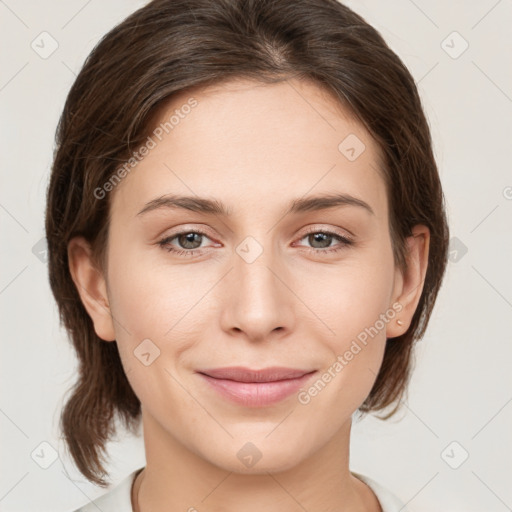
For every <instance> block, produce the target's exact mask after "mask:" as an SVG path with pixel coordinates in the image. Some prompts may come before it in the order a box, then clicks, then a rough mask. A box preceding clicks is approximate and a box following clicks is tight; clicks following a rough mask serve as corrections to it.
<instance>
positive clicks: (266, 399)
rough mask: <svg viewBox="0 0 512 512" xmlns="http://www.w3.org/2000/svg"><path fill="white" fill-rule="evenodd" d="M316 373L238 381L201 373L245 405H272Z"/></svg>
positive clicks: (228, 395) (235, 400)
mask: <svg viewBox="0 0 512 512" xmlns="http://www.w3.org/2000/svg"><path fill="white" fill-rule="evenodd" d="M314 373H316V371H315V372H311V373H307V374H306V375H303V376H302V377H298V378H296V379H286V380H279V381H274V382H237V381H234V380H227V379H214V378H213V377H210V376H209V375H205V374H204V373H200V374H199V375H200V376H201V377H203V379H204V380H206V381H207V382H208V384H209V385H210V386H211V387H212V388H213V389H215V391H217V392H218V393H219V394H220V395H222V396H223V397H225V398H227V399H229V400H231V401H233V402H236V403H238V404H240V405H243V406H245V407H264V406H266V405H272V404H275V403H277V402H280V401H281V400H284V399H285V398H287V397H289V396H290V395H293V394H294V393H296V392H297V391H299V389H300V388H301V387H302V386H304V384H305V383H306V382H307V381H308V380H309V379H310V378H311V377H312V375H313V374H314Z"/></svg>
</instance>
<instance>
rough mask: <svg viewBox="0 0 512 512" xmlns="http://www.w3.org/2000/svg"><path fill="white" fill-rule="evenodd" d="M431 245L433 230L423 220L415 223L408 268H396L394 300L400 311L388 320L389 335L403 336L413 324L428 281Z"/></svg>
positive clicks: (408, 240)
mask: <svg viewBox="0 0 512 512" xmlns="http://www.w3.org/2000/svg"><path fill="white" fill-rule="evenodd" d="M429 246H430V230H429V229H428V227H427V226H424V225H422V224H418V225H416V226H414V227H413V229H412V235H411V236H409V237H408V238H407V254H406V259H407V269H406V270H405V271H402V270H401V269H399V268H397V269H396V271H395V282H394V286H393V301H392V303H391V304H395V306H396V307H395V308H393V309H395V311H397V314H396V317H395V319H393V321H391V322H389V323H388V324H387V328H386V337H387V338H395V337H396V336H401V335H402V334H404V333H405V332H406V331H407V329H408V328H409V325H410V324H411V320H412V317H413V315H414V312H415V311H416V308H417V306H418V303H419V301H420V298H421V293H422V291H423V285H424V283H425V275H426V273H427V266H428V252H429ZM398 305H400V306H401V309H398ZM390 307H391V305H390ZM398 311H399V312H398ZM397 320H400V321H401V322H403V324H402V325H399V324H398V323H397Z"/></svg>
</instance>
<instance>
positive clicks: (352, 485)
mask: <svg viewBox="0 0 512 512" xmlns="http://www.w3.org/2000/svg"><path fill="white" fill-rule="evenodd" d="M143 425H144V443H145V450H146V467H145V468H144V470H143V471H142V473H139V474H138V476H137V478H136V481H135V483H134V485H133V488H132V503H133V510H134V512H147V511H148V510H151V511H152V512H164V511H166V512H167V511H169V510H194V509H197V510H200V509H201V508H204V507H205V506H206V507H207V508H208V510H210V511H214V512H217V511H221V510H222V511H223V512H231V511H233V512H235V511H238V510H244V511H246V512H260V511H261V510H262V509H263V510H265V511H268V512H278V511H279V512H292V511H293V512H295V511H296V510H297V506H298V505H299V506H300V507H301V508H303V509H305V510H308V511H309V512H315V511H320V510H322V511H325V510H329V511H336V512H362V511H365V512H370V511H371V512H381V508H380V506H379V504H378V501H377V499H376V497H375V495H374V494H373V492H372V491H371V490H370V489H369V488H368V487H367V486H366V484H364V483H363V482H361V481H360V480H358V479H357V478H355V477H354V476H353V475H352V474H351V473H350V470H349V444H350V428H351V421H350V420H349V421H348V422H347V423H346V424H344V425H343V427H342V428H341V429H340V431H339V432H337V433H336V434H335V435H334V436H333V437H332V438H331V439H330V441H329V442H328V443H327V444H326V445H324V446H323V447H321V449H320V450H318V451H316V452H315V453H313V454H312V455H310V456H309V457H307V458H305V459H303V460H300V461H299V462H298V463H297V464H294V465H291V466H287V465H286V464H279V460H277V461H275V462H274V464H273V465H272V460H269V457H267V463H266V464H263V461H264V453H263V456H262V457H261V459H260V460H259V461H258V463H256V464H255V465H254V467H253V468H252V469H251V470H250V471H249V472H248V471H247V470H246V471H245V472H241V470H240V467H239V466H240V465H238V470H235V468H232V467H220V466H219V465H215V464H213V463H212V462H210V461H209V460H206V458H204V457H200V456H199V455H198V454H197V453H195V452H193V451H191V450H189V449H187V447H186V446H183V445H182V444H181V443H179V441H178V440H177V439H176V438H175V437H174V436H172V435H171V434H170V433H169V432H168V431H164V430H162V429H161V428H160V426H159V424H158V423H157V422H156V421H155V420H154V418H152V417H151V416H149V415H148V414H146V411H144V410H143ZM243 444H244V443H242V445H243ZM272 466H274V467H272ZM257 467H258V468H259V470H258V471H255V470H254V469H255V468H257ZM305 482H307V485H305Z"/></svg>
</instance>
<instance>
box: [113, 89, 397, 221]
mask: <svg viewBox="0 0 512 512" xmlns="http://www.w3.org/2000/svg"><path fill="white" fill-rule="evenodd" d="M149 137H150V138H151V140H152V142H151V144H150V146H151V149H150V150H149V151H148V152H147V154H146V155H145V156H144V158H143V159H142V160H141V161H140V162H139V163H137V165H136V166H135V167H134V169H133V171H131V172H130V173H129V175H128V176H127V177H126V178H124V179H123V181H122V182H121V184H120V185H118V187H117V189H116V191H115V197H114V202H115V203H116V204H117V208H125V209H127V210H130V211H131V212H134V210H135V209H136V208H138V210H137V211H139V210H140V208H141V207H143V205H144V203H146V202H147V201H149V200H151V199H154V198H155V197H157V196H161V195H163V194H166V193H173V194H186V195H189V196H190V195H197V196H201V197H205V196H208V197H212V198H219V199H221V200H222V201H223V202H224V203H225V204H227V205H228V206H229V207H230V210H232V211H233V214H234V215H237V213H242V210H243V208H242V205H246V206H249V205H253V206H258V205H259V207H261V204H262V203H261V201H262V200H263V201H265V202H266V203H265V204H267V205H268V208H272V204H273V203H276V205H277V203H279V202H280V200H282V202H283V204H284V202H286V203H288V202H289V201H288V199H290V198H296V197H301V196H304V195H306V194H308V193H311V194H318V193H322V192H332V191H337V192H343V193H348V194H352V195H356V196H359V197H361V198H363V199H364V200H365V201H367V202H369V203H371V204H372V208H373V209H374V210H376V212H377V213H379V212H381V213H382V212H384V211H385V210H386V205H387V202H386V201H387V200H386V195H385V190H384V181H383V179H382V173H381V163H380V162H381V153H380V148H379V147H378V145H377V144H376V143H375V141H374V140H373V139H372V137H371V136H370V134H369V133H368V132H367V130H366V129H365V128H364V126H363V125H362V124H361V123H360V122H358V121H357V120H356V119H355V118H354V117H353V116H351V115H350V113H349V112H348V110H346V109H344V108H343V107H342V106H341V104H340V103H339V102H338V101H336V100H335V98H334V97H333V95H332V94H330V93H328V92H327V91H326V90H325V89H321V88H319V87H318V86H317V85H316V84H314V83H312V82H308V81H298V80H295V79H294V80H287V81H283V82H279V83H275V84H264V83H259V82H254V81H250V80H245V79H237V80H231V81H229V82H224V83H221V84H215V85H212V86H208V87H195V88H192V89H189V90H187V91H183V92H181V93H180V94H178V95H176V96H174V97H173V98H172V100H170V101H168V102H167V103H166V104H165V105H164V106H162V107H161V108H160V110H159V111H158V114H157V115H156V116H155V117H154V118H153V121H152V127H151V129H150V131H149ZM281 206H282V204H281Z"/></svg>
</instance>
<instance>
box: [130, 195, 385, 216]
mask: <svg viewBox="0 0 512 512" xmlns="http://www.w3.org/2000/svg"><path fill="white" fill-rule="evenodd" d="M342 206H357V207H360V208H363V209H365V210H366V211H367V212H368V213H370V214H371V215H375V212H374V211H373V209H372V207H371V206H370V205H369V204H368V203H366V202H365V201H363V200H362V199H359V198H357V197H354V196H351V195H349V194H328V195H317V196H309V197H301V198H299V199H294V200H292V201H290V203H289V205H288V208H287V210H286V212H285V213H284V215H289V214H297V213H303V212H309V211H319V210H327V209H331V208H337V207H342ZM161 208H165V209H182V210H189V211H193V212H198V213H205V214H211V215H221V216H224V217H229V216H231V215H232V213H233V212H232V210H231V209H230V208H228V207H227V206H226V205H225V204H224V203H222V202H221V201H218V200H217V199H208V198H206V197H198V196H180V195H174V194H166V195H164V196H160V197H157V198H155V199H152V200H151V201H149V202H148V203H146V204H145V206H144V208H142V210H140V212H139V213H138V214H137V216H138V215H143V214H145V213H148V212H150V211H154V210H159V209H161Z"/></svg>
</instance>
